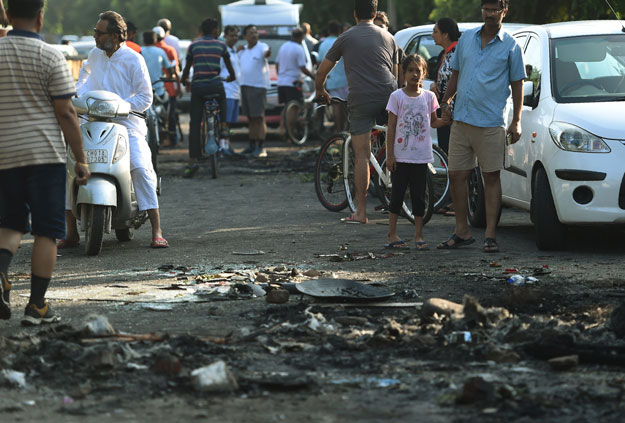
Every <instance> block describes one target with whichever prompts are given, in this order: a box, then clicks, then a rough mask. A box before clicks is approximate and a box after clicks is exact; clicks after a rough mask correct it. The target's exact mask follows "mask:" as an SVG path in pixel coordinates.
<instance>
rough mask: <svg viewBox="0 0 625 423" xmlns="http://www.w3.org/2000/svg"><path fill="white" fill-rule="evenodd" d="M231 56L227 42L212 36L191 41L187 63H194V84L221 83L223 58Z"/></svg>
mask: <svg viewBox="0 0 625 423" xmlns="http://www.w3.org/2000/svg"><path fill="white" fill-rule="evenodd" d="M222 57H224V58H225V57H230V53H228V48H227V47H226V43H224V42H223V41H220V40H217V39H215V38H213V37H211V36H204V37H202V38H199V39H198V40H196V41H194V42H193V43H191V45H190V46H189V50H188V53H187V63H192V64H193V80H192V81H191V84H192V85H193V86H207V85H212V84H215V83H221V82H222V80H221V77H220V76H219V75H220V73H221V58H222Z"/></svg>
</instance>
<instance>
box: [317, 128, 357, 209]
mask: <svg viewBox="0 0 625 423" xmlns="http://www.w3.org/2000/svg"><path fill="white" fill-rule="evenodd" d="M348 136H349V135H348V134H337V135H335V136H333V137H332V138H330V139H329V140H328V141H326V142H325V144H324V145H323V146H322V147H321V150H320V151H319V157H318V158H317V164H316V166H315V193H316V194H317V198H318V199H319V201H320V202H321V204H322V205H323V207H325V208H326V209H328V210H330V211H335V212H336V211H341V210H343V209H345V207H347V195H346V193H345V184H344V182H343V146H344V145H345V141H346V140H347V137H348Z"/></svg>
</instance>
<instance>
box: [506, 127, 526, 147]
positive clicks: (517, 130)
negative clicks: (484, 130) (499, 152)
mask: <svg viewBox="0 0 625 423" xmlns="http://www.w3.org/2000/svg"><path fill="white" fill-rule="evenodd" d="M521 133H522V131H521V122H520V121H512V123H510V126H509V127H508V130H507V131H506V135H507V134H512V141H511V142H510V144H515V143H516V142H517V141H519V140H520V139H521Z"/></svg>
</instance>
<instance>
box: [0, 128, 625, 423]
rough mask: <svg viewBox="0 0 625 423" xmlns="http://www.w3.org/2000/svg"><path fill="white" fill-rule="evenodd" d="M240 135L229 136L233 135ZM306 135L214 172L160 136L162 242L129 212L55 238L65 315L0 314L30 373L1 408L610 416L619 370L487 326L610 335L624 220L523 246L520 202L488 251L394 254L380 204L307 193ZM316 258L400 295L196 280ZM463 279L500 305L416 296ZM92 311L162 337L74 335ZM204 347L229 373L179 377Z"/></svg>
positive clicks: (260, 415) (204, 355) (285, 273)
mask: <svg viewBox="0 0 625 423" xmlns="http://www.w3.org/2000/svg"><path fill="white" fill-rule="evenodd" d="M243 147H244V141H238V142H237V143H236V144H235V148H237V149H239V150H240V149H242V148H243ZM314 147H315V146H314V145H305V146H302V147H295V146H291V145H288V144H286V143H285V142H283V141H278V140H277V139H273V140H271V141H270V142H269V143H268V152H269V157H268V158H267V159H257V160H254V159H237V160H228V161H225V162H223V163H222V167H221V174H220V177H219V178H218V179H215V180H213V179H211V178H210V176H209V172H208V169H202V170H201V171H200V172H199V173H198V175H197V176H196V177H195V178H194V179H191V180H186V179H183V178H182V177H181V174H182V169H183V167H184V159H185V152H184V150H167V151H165V152H163V154H162V156H161V168H162V169H163V194H162V195H161V197H160V201H161V216H162V225H163V228H164V233H165V236H166V238H167V239H168V240H169V242H170V245H171V248H169V249H164V250H153V249H150V248H149V243H150V231H149V228H148V227H143V228H141V229H139V230H138V231H137V234H136V237H135V239H134V240H133V241H131V242H128V243H118V242H117V241H116V240H115V239H114V236H113V235H109V236H107V237H106V238H105V243H104V247H103V250H102V253H101V254H100V255H99V256H97V257H86V256H85V255H84V254H83V252H82V250H80V249H76V250H64V251H60V252H59V253H60V254H59V257H58V265H57V271H56V274H55V278H54V280H53V283H52V286H51V289H50V291H49V295H48V297H49V301H50V303H51V305H52V307H54V309H55V310H56V311H57V312H59V313H60V314H61V315H62V316H63V321H62V323H63V325H61V326H56V327H55V328H56V329H54V330H53V331H51V330H49V329H48V330H47V331H44V332H39V329H36V328H35V329H26V330H24V329H22V328H20V327H19V323H18V318H16V317H14V318H13V320H11V321H8V322H2V323H0V327H1V328H2V337H0V353H2V356H3V357H9V358H8V359H7V360H8V361H7V362H6V363H5V364H4V365H3V368H5V369H9V368H10V369H14V370H19V371H24V372H26V374H27V376H26V383H27V388H26V389H25V390H24V391H20V390H18V389H15V388H11V387H9V386H6V385H5V386H2V384H0V410H3V411H2V412H3V414H4V415H8V416H9V420H6V421H18V420H21V421H33V420H35V419H36V418H45V419H46V420H47V421H52V422H56V421H58V422H61V421H62V422H74V421H76V422H78V421H90V422H91V421H93V422H109V421H124V422H127V421H147V420H148V419H149V420H150V421H152V422H155V421H156V422H159V421H183V420H189V419H195V420H199V421H209V422H218V421H219V422H223V421H243V420H250V419H251V420H252V421H255V422H273V421H302V422H305V421H310V422H339V421H359V422H360V421H362V422H369V421H371V422H374V421H385V420H389V421H429V422H439V421H440V422H451V421H468V420H469V419H471V420H475V419H479V421H485V422H490V421H493V422H495V421H502V420H500V419H503V418H506V419H508V420H511V421H521V419H524V418H526V419H527V420H522V421H542V422H545V421H558V422H568V421H581V420H575V419H579V418H582V417H584V418H587V419H589V420H587V421H592V420H593V419H594V418H599V417H598V416H600V415H601V416H602V417H601V418H602V419H603V420H602V421H619V418H622V417H623V410H625V409H624V404H623V400H622V399H621V394H620V393H622V381H623V380H625V379H623V378H624V377H625V375H624V374H623V373H622V367H620V366H613V367H606V366H603V365H599V364H593V363H581V364H580V365H579V367H578V368H577V370H573V371H572V372H570V373H552V372H551V370H549V367H548V365H547V364H546V362H545V361H544V360H541V359H538V358H536V356H535V355H532V354H530V353H528V352H527V349H524V348H525V347H523V346H522V345H521V344H520V343H519V342H520V341H518V340H517V339H516V338H515V339H514V340H513V339H511V338H509V337H504V336H503V335H502V334H503V333H504V332H505V331H506V330H507V331H508V332H505V333H509V330H510V329H509V326H506V325H516V324H518V328H517V329H515V330H517V332H518V331H520V332H523V331H525V332H523V333H526V334H527V336H526V338H524V340H525V342H527V340H528V339H529V338H528V337H530V335H532V334H533V336H534V337H538V336H542V335H545V333H547V330H552V331H555V330H558V331H561V332H562V333H563V334H568V333H570V334H573V335H574V337H575V340H576V341H582V340H584V341H588V342H591V341H592V342H594V343H597V344H601V343H603V344H609V345H622V341H620V340H617V339H616V338H615V337H614V335H613V334H612V333H611V332H610V331H609V330H607V328H606V326H605V325H606V322H607V321H608V318H609V315H610V313H611V312H612V310H613V308H614V307H615V306H617V305H618V304H619V303H620V302H621V301H622V298H623V297H624V296H625V277H624V276H623V270H622V257H623V253H624V252H625V244H624V243H623V242H622V239H623V232H622V231H621V230H616V231H615V230H613V229H590V230H588V229H583V230H574V231H572V232H571V236H570V240H569V243H568V245H569V247H570V248H569V250H567V251H563V252H548V253H546V252H541V251H538V250H537V249H536V246H535V244H534V232H533V230H534V229H533V226H532V224H531V222H530V221H529V216H528V215H527V214H526V213H524V212H521V211H518V210H512V209H505V210H504V212H503V215H502V218H501V223H500V227H499V232H498V241H499V244H500V248H501V252H500V253H497V254H491V255H486V254H484V253H483V252H482V251H481V242H482V240H483V234H482V233H481V232H480V231H479V230H478V231H475V232H474V237H475V238H476V239H477V241H478V242H476V243H475V244H474V245H472V246H470V247H467V248H464V249H459V250H455V251H440V250H436V249H432V250H430V251H416V250H415V249H412V250H411V251H409V252H405V253H398V252H396V253H394V254H389V252H388V251H386V250H384V249H383V248H382V245H383V244H384V243H385V239H386V238H385V235H386V231H387V216H386V215H385V214H383V213H382V212H380V211H375V210H374V208H375V206H376V205H377V203H376V202H375V201H371V202H370V204H369V218H370V223H369V224H367V225H347V224H343V223H341V222H340V221H339V219H340V217H342V216H345V215H346V213H331V212H329V211H326V210H325V209H324V208H323V207H322V206H321V205H320V204H319V202H318V200H317V198H316V196H315V193H314V188H313V180H312V172H313V166H314V158H315V155H314V151H311V149H313V148H314ZM399 228H400V229H399V230H400V234H401V235H402V236H404V237H405V239H407V240H408V239H410V236H411V235H412V233H413V231H412V229H411V226H410V225H409V224H408V223H407V222H401V223H400V226H399ZM452 231H453V218H450V217H445V216H442V215H435V216H434V217H433V218H432V220H431V221H430V223H428V225H427V226H426V228H425V237H426V239H427V240H428V241H429V242H431V243H432V244H436V243H438V242H441V241H443V240H445V239H447V237H448V236H449V235H450V234H451V233H452ZM31 248H32V238H29V237H27V238H26V239H25V240H24V242H23V244H22V248H21V249H20V251H19V253H18V255H17V256H16V257H15V260H14V263H13V266H12V268H11V271H12V275H11V277H12V278H13V280H14V281H15V283H14V289H13V291H12V306H13V310H14V316H15V315H17V316H18V317H19V314H20V310H22V309H23V307H24V306H25V304H26V300H27V293H28V286H29V282H28V271H29V270H28V260H29V255H30V252H31ZM391 253H392V252H391ZM332 255H334V257H331V256H332ZM159 268H160V270H159ZM537 268H540V269H543V270H545V269H546V272H545V273H548V274H546V275H541V276H538V278H539V283H538V284H537V285H535V286H532V287H524V288H513V287H511V286H509V284H507V282H506V274H505V271H506V269H517V270H518V273H521V274H526V275H527V274H531V273H532V272H534V269H537ZM176 269H178V270H176ZM311 270H312V271H318V272H319V274H321V277H322V278H339V279H340V278H342V279H350V280H357V281H366V282H368V283H373V282H378V283H380V284H381V286H382V287H385V288H388V289H389V290H392V291H393V292H394V293H395V294H396V295H395V297H394V298H393V299H391V300H390V301H391V302H394V303H400V305H399V306H397V307H369V306H367V305H357V306H356V307H350V306H345V305H341V304H334V305H328V304H324V303H317V302H314V300H313V299H311V298H310V297H306V296H301V295H291V298H290V300H289V302H288V303H286V304H282V305H279V304H278V305H276V304H268V303H267V302H266V300H265V298H251V296H250V295H249V293H246V292H245V291H244V290H243V291H241V290H239V291H230V294H229V296H220V295H219V294H217V293H214V292H213V293H212V294H211V295H204V296H201V295H198V288H206V287H209V285H208V284H205V283H204V284H203V282H207V281H208V282H210V281H215V280H220V278H221V280H222V281H225V284H222V286H226V287H228V288H230V287H234V286H235V285H236V284H237V283H239V284H242V283H245V282H246V281H247V282H249V281H250V279H251V280H256V281H257V282H260V281H262V280H265V279H270V280H282V281H291V282H301V281H304V280H308V279H315V278H316V277H317V276H314V275H317V273H312V272H309V275H313V276H305V272H307V271H311ZM211 278H212V279H211ZM215 278H216V279H215ZM239 288H241V287H240V285H239V287H238V288H237V289H239ZM207 289H208V288H207ZM233 289H234V288H233ZM199 293H201V292H199ZM206 293H207V292H205V294H206ZM465 295H471V296H473V297H474V298H476V299H477V300H478V301H479V302H480V303H481V304H482V306H484V307H505V308H506V309H507V310H509V312H510V314H511V317H509V318H507V319H503V320H501V321H497V323H496V324H495V323H493V324H492V325H485V326H484V324H483V323H482V326H479V325H478V327H475V326H471V325H468V324H467V325H468V326H466V325H465V326H462V325H460V323H458V322H455V323H454V322H452V321H447V320H445V319H442V320H440V318H438V317H435V318H434V319H432V318H426V317H423V316H422V315H421V314H420V312H419V310H420V308H421V304H422V303H423V302H425V301H426V300H428V299H429V298H433V297H439V298H444V299H447V300H450V301H454V302H457V303H462V302H463V298H464V297H465ZM401 304H403V306H402V305H401ZM90 314H95V315H99V316H105V317H106V318H107V319H108V321H109V322H110V324H111V326H112V327H113V328H114V329H115V330H116V331H118V332H125V333H130V334H142V335H145V334H161V335H165V338H164V340H163V339H161V340H159V341H158V342H156V341H155V342H149V341H146V342H134V343H123V342H108V343H101V342H98V343H95V344H88V343H85V342H82V341H81V342H82V343H81V342H78V341H77V339H78V338H80V336H78V335H76V333H75V332H72V331H73V330H78V329H80V328H81V326H82V325H83V323H84V322H85V321H86V320H88V316H89V315H90ZM311 316H314V319H313V317H311ZM313 320H314V321H317V322H320V323H319V324H320V325H321V326H319V327H317V329H315V330H313V329H311V327H310V326H309V325H310V323H311V321H313ZM324 320H325V323H324ZM340 322H343V323H340ZM506 328H508V329H506ZM455 329H462V330H467V329H468V330H469V331H472V333H473V336H474V340H475V341H474V343H473V344H471V345H449V343H448V342H447V341H445V339H448V338H446V336H447V335H448V334H449V333H451V332H450V331H453V330H455ZM77 336H78V338H77ZM85 336H86V335H84V336H82V337H83V338H84V337H85ZM34 339H36V340H38V341H37V342H35V341H33V340H34ZM532 339H533V338H532ZM523 345H525V344H523ZM128 346H131V349H132V350H133V351H134V353H136V354H134V355H133V354H132V353H130V352H129V349H128V348H127V347H128ZM495 347H497V349H500V350H503V351H508V352H516V353H517V354H518V355H519V357H518V359H514V360H512V362H506V361H505V360H500V359H492V358H490V359H489V358H485V357H491V356H490V355H489V354H490V353H488V351H491V350H492V349H493V348H495ZM110 352H113V354H112V355H111V354H109V353H110ZM163 354H165V355H166V356H168V355H169V356H174V357H176V359H177V360H179V362H180V363H181V367H182V370H180V373H178V372H173V373H171V374H170V373H166V374H162V373H159V371H158V370H156V369H157V367H158V366H157V365H156V364H155V360H156V361H158V360H159V357H162V356H163ZM105 356H106V357H108V358H107V359H106V360H104V359H103V357H105ZM37 357H42V360H39V361H37V360H38V359H37ZM111 357H112V358H111ZM219 359H221V360H224V361H225V362H226V364H227V366H228V367H229V368H230V369H231V371H232V373H233V374H234V377H235V378H236V379H237V380H238V385H239V386H238V389H236V390H235V391H234V392H231V393H228V392H226V393H205V392H197V391H196V390H194V388H193V385H192V383H191V382H190V372H191V371H192V370H193V369H195V368H198V367H201V366H205V365H208V364H211V363H213V362H214V361H216V360H219ZM130 362H132V363H135V364H136V365H137V366H139V367H136V366H135V367H132V366H130V365H129V363H130ZM42 363H47V364H46V365H43V364H42ZM133 366H134V364H133ZM141 366H143V367H141ZM475 375H482V376H483V377H484V381H485V382H484V383H485V384H486V388H485V390H486V392H487V393H486V394H484V395H485V396H484V398H481V397H480V399H479V401H469V402H470V403H471V405H455V404H454V400H453V398H456V396H458V395H460V394H459V393H461V392H462V390H463V389H462V387H463V385H465V384H466V381H467V380H468V379H470V378H471V377H472V376H475ZM484 375H487V376H488V377H487V376H484ZM482 376H480V377H482ZM619 378H620V379H619ZM619 380H620V381H621V383H620V385H619V382H618V381H619ZM619 386H620V387H619ZM502 387H505V389H504V388H502ZM502 389H503V390H504V391H506V392H504V393H502V392H503V391H502ZM489 390H493V392H490V391H489ZM488 392H490V393H488ZM619 392H620V393H619ZM450 398H451V400H450ZM593 398H595V399H593ZM24 401H34V403H30V402H27V403H25V402H24ZM7 410H8V411H7ZM6 413H8V414H6ZM86 419H87V420H86ZM2 420H3V421H5V420H4V418H3V419H2ZM621 421H622V420H621Z"/></svg>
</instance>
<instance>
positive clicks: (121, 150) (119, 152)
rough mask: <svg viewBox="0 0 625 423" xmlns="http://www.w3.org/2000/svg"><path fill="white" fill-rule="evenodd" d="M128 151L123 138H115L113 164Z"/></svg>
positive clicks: (126, 142) (126, 143)
mask: <svg viewBox="0 0 625 423" xmlns="http://www.w3.org/2000/svg"><path fill="white" fill-rule="evenodd" d="M127 151H128V141H127V140H126V138H124V137H121V136H120V137H118V138H117V147H115V155H114V156H113V163H117V161H119V160H120V159H121V158H122V157H124V155H125V154H126V152H127Z"/></svg>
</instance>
